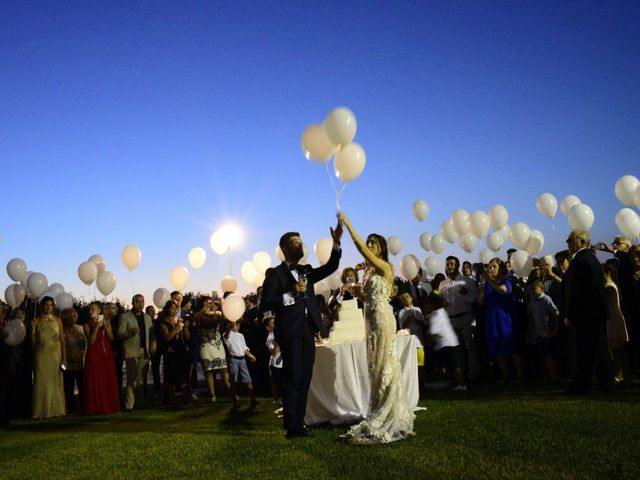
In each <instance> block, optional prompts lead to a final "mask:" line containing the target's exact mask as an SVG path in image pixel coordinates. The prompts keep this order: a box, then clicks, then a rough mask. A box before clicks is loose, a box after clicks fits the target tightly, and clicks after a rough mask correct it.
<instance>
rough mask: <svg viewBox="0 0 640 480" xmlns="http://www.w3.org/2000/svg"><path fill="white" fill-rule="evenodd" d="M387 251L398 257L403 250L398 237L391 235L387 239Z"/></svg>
mask: <svg viewBox="0 0 640 480" xmlns="http://www.w3.org/2000/svg"><path fill="white" fill-rule="evenodd" d="M387 250H389V253H390V254H391V255H397V254H398V253H400V250H402V240H400V237H398V236H397V235H391V236H390V237H389V238H387Z"/></svg>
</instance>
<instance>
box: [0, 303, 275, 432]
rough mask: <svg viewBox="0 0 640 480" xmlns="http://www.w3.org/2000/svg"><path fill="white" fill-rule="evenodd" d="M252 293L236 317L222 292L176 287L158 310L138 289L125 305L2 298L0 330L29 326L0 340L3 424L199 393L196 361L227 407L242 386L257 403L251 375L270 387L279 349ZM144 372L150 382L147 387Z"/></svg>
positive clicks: (212, 393)
mask: <svg viewBox="0 0 640 480" xmlns="http://www.w3.org/2000/svg"><path fill="white" fill-rule="evenodd" d="M255 298H256V296H255V294H254V295H249V296H248V297H247V298H246V302H247V312H246V314H245V316H244V318H243V319H242V321H240V322H235V323H234V322H228V321H226V320H225V318H224V317H223V315H222V310H221V300H220V299H217V298H213V297H212V296H207V295H200V296H198V297H196V298H194V297H193V296H192V295H190V296H188V297H187V298H183V295H182V293H180V292H178V291H174V292H172V293H171V299H170V300H169V301H167V302H166V304H165V305H164V308H163V309H162V310H161V311H160V312H159V313H158V314H157V315H156V312H155V308H154V307H153V306H146V308H145V299H144V297H143V296H142V295H139V294H138V295H135V296H134V297H133V298H132V302H131V303H132V307H131V309H129V310H126V311H125V310H124V308H123V307H122V306H121V305H118V304H115V303H104V304H103V303H100V302H92V303H90V304H88V305H77V306H76V307H75V308H69V309H64V310H62V311H60V312H57V311H56V307H55V302H54V300H53V299H52V298H51V297H44V298H42V299H40V301H39V303H37V304H36V303H35V302H34V301H32V300H27V301H25V303H24V304H23V305H22V306H21V307H20V308H16V309H9V308H8V307H7V306H6V305H5V304H3V303H2V302H0V330H2V329H3V328H4V326H5V324H6V322H7V321H9V320H10V319H18V320H19V321H21V322H23V324H24V325H25V328H26V330H27V332H28V334H27V335H26V336H25V338H24V340H23V341H22V342H21V343H20V344H18V345H15V346H9V345H7V344H6V343H5V342H2V341H0V424H2V425H8V424H9V421H10V419H11V418H25V417H32V418H49V417H56V416H62V415H66V414H83V415H97V414H101V415H110V414H114V413H118V412H121V411H130V410H133V409H135V408H141V407H143V406H144V405H145V401H146V400H149V399H152V400H154V401H158V402H164V403H165V404H167V405H168V407H170V408H176V407H177V405H178V403H179V402H182V403H191V402H192V401H194V400H196V399H198V396H197V394H196V391H195V387H196V386H197V369H198V368H201V369H202V372H203V375H204V378H205V380H206V386H207V393H208V394H209V400H210V401H211V402H215V401H216V399H217V395H216V382H215V376H216V375H217V376H219V377H220V387H219V388H221V389H222V391H224V393H225V394H226V395H229V397H230V398H231V401H232V404H233V406H234V408H236V407H237V405H238V400H239V397H238V395H237V393H238V390H239V386H240V385H242V386H243V387H244V389H243V390H244V391H246V393H247V395H248V397H249V400H250V406H255V405H256V404H257V400H256V391H255V390H254V388H253V382H252V379H251V375H252V373H253V375H254V376H255V377H257V378H258V379H259V382H260V389H259V391H258V393H260V394H267V393H268V392H269V391H271V389H272V385H271V379H270V372H269V363H270V361H271V358H270V357H271V356H272V353H271V352H273V351H274V349H276V350H277V346H276V345H271V351H270V350H269V348H268V346H267V341H268V338H267V337H268V336H269V331H268V329H270V330H271V331H272V330H273V322H269V316H268V315H264V314H263V313H261V314H260V318H258V309H257V308H256V307H255V305H254V304H255ZM194 305H195V306H196V309H194V308H193V307H194ZM194 310H195V311H194ZM79 321H80V323H81V324H78V322H79ZM262 322H264V324H263V323H262ZM243 333H245V334H246V335H247V338H246V339H245V336H244V335H243ZM256 342H258V344H256ZM271 342H272V343H273V338H271ZM248 344H250V345H251V346H252V347H253V348H254V350H253V351H255V352H256V355H257V356H259V357H260V361H258V358H257V357H256V356H254V354H253V353H252V349H250V348H249V347H248V346H247V345H248ZM276 353H277V352H276ZM275 355H276V354H275V353H274V356H275ZM246 359H247V360H249V361H248V362H247V361H246ZM149 370H151V375H149ZM250 371H251V372H250ZM123 372H124V374H123ZM149 376H151V378H152V382H153V390H151V389H150V388H147V387H148V385H147V384H148V383H150V381H149V379H148V377H149Z"/></svg>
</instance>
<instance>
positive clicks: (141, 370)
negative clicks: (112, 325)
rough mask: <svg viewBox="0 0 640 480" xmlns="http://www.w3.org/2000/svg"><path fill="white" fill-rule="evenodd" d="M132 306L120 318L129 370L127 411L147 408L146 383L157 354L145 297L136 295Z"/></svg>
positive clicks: (121, 334)
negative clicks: (152, 358)
mask: <svg viewBox="0 0 640 480" xmlns="http://www.w3.org/2000/svg"><path fill="white" fill-rule="evenodd" d="M131 303H132V305H133V307H132V308H131V310H129V311H128V312H126V313H123V314H122V315H121V316H120V324H119V326H118V338H120V340H122V349H123V351H124V363H125V366H126V368H127V385H126V387H125V391H124V407H125V409H126V410H129V411H130V410H133V407H134V406H138V407H142V406H143V405H144V379H145V378H146V376H147V373H148V372H149V358H150V357H151V355H152V354H153V353H154V352H155V350H156V339H155V334H154V329H153V321H152V319H151V316H149V315H148V314H147V313H145V312H144V297H143V296H142V295H140V294H137V295H134V296H133V299H132V300H131Z"/></svg>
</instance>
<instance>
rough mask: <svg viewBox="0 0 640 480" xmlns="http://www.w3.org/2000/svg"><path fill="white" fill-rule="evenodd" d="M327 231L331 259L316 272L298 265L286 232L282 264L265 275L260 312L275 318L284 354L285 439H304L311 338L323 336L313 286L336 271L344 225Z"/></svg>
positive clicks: (296, 242)
mask: <svg viewBox="0 0 640 480" xmlns="http://www.w3.org/2000/svg"><path fill="white" fill-rule="evenodd" d="M330 231H331V236H332V237H333V250H332V252H331V257H330V258H329V261H328V262H327V263H326V264H325V265H323V266H321V267H318V268H312V267H311V266H309V265H298V262H299V261H300V259H301V258H302V257H303V255H304V251H303V245H302V240H301V239H300V234H299V233H297V232H288V233H285V234H284V235H283V236H282V237H281V238H280V249H281V250H282V253H283V254H284V258H285V260H284V262H282V263H281V264H280V265H278V266H277V267H274V268H270V269H268V270H267V271H266V273H265V280H264V283H263V285H262V301H261V302H260V308H261V310H262V311H267V310H271V311H272V312H273V313H274V314H275V330H274V335H275V340H276V342H277V343H278V345H279V347H280V351H281V352H282V367H283V370H284V371H283V374H284V395H283V407H284V428H285V429H286V430H287V438H295V437H305V436H307V435H308V431H307V430H306V426H305V424H304V416H305V411H306V408H307V394H308V392H309V385H310V384H311V375H312V373H313V362H314V360H315V354H316V352H315V342H314V335H315V333H316V332H321V331H322V320H321V317H320V309H319V308H318V305H317V303H316V299H315V295H314V291H313V285H314V284H315V283H316V282H319V281H320V280H322V279H323V278H325V277H327V276H328V275H331V274H332V273H333V272H335V271H336V270H337V269H338V264H339V263H340V255H341V250H340V238H341V236H342V226H341V225H340V223H339V222H338V225H337V226H336V228H335V230H334V229H330Z"/></svg>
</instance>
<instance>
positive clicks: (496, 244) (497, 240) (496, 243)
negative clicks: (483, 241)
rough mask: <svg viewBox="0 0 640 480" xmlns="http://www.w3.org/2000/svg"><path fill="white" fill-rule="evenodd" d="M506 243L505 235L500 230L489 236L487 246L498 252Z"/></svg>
mask: <svg viewBox="0 0 640 480" xmlns="http://www.w3.org/2000/svg"><path fill="white" fill-rule="evenodd" d="M502 245H504V237H503V236H502V233H500V232H491V233H490V234H489V236H488V237H487V247H489V248H490V249H491V250H493V251H494V252H497V251H498V250H500V249H501V248H502Z"/></svg>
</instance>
